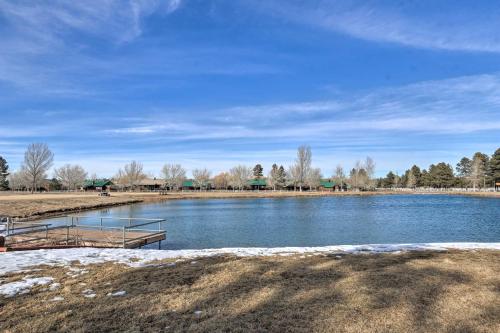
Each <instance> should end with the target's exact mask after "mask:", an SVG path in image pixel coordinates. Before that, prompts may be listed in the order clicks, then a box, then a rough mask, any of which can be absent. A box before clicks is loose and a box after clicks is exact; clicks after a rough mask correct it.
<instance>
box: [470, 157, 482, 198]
mask: <svg viewBox="0 0 500 333" xmlns="http://www.w3.org/2000/svg"><path fill="white" fill-rule="evenodd" d="M483 174H484V167H483V161H481V159H480V158H477V157H476V156H474V159H473V160H472V168H471V173H470V181H471V182H472V187H473V188H474V191H475V190H476V186H478V184H479V181H480V180H481V177H482V176H483Z"/></svg>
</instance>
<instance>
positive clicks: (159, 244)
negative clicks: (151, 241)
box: [158, 240, 161, 250]
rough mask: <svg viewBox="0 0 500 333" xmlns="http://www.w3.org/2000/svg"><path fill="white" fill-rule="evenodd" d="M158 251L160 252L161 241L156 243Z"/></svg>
mask: <svg viewBox="0 0 500 333" xmlns="http://www.w3.org/2000/svg"><path fill="white" fill-rule="evenodd" d="M158 250H161V240H159V241H158Z"/></svg>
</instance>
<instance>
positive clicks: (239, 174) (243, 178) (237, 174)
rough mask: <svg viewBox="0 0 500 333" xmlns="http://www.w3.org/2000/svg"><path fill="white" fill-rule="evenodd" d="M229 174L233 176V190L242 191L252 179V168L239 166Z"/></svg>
mask: <svg viewBox="0 0 500 333" xmlns="http://www.w3.org/2000/svg"><path fill="white" fill-rule="evenodd" d="M229 174H230V175H231V185H232V186H233V188H238V189H239V190H240V191H241V190H242V189H243V188H245V186H246V185H247V184H248V180H249V179H250V178H251V177H252V168H249V167H246V166H244V165H237V166H235V167H234V168H231V170H229Z"/></svg>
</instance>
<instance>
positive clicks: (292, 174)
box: [287, 165, 300, 191]
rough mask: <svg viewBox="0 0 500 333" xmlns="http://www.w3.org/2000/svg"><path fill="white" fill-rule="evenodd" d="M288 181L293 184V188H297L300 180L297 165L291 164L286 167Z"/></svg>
mask: <svg viewBox="0 0 500 333" xmlns="http://www.w3.org/2000/svg"><path fill="white" fill-rule="evenodd" d="M287 176H288V181H289V182H290V183H292V184H293V190H294V191H296V190H297V186H298V184H299V182H300V170H299V167H298V165H292V166H291V167H289V168H288V172H287Z"/></svg>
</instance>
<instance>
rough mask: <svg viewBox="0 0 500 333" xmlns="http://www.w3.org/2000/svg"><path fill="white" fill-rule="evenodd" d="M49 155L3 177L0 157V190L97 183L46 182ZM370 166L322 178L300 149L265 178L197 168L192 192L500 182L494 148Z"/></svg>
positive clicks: (179, 175) (69, 170)
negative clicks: (401, 167)
mask: <svg viewBox="0 0 500 333" xmlns="http://www.w3.org/2000/svg"><path fill="white" fill-rule="evenodd" d="M53 161H54V154H53V153H52V152H51V151H50V149H49V147H48V146H47V145H46V144H44V143H33V144H30V145H29V146H28V148H27V149H26V152H25V154H24V160H23V162H22V164H21V167H20V169H19V170H18V171H16V172H13V173H9V166H8V163H7V161H6V160H5V159H4V158H3V157H1V156H0V190H9V189H12V190H29V191H31V192H34V191H37V190H38V189H40V188H41V187H42V186H43V185H44V184H46V183H47V182H48V184H49V185H48V186H49V187H50V188H49V189H50V190H61V189H65V190H77V189H80V188H82V186H83V185H84V183H85V181H86V180H89V181H90V182H93V181H96V180H97V179H98V177H97V175H95V174H93V175H91V176H90V177H89V176H88V173H87V172H86V171H85V170H84V168H83V167H81V166H79V165H72V164H66V165H63V166H61V167H59V168H56V169H55V170H53V177H52V179H50V180H47V178H48V172H49V170H50V168H51V167H52V165H53ZM375 166H376V164H375V161H374V160H373V159H372V158H370V157H367V158H366V159H365V160H364V161H357V162H356V163H355V165H354V167H353V168H352V169H351V170H349V172H348V174H346V172H345V171H344V168H343V166H342V165H340V164H339V165H337V166H336V167H335V170H334V172H333V174H332V175H331V176H330V177H328V178H326V179H325V178H324V176H323V174H322V172H321V169H319V168H315V167H313V165H312V151H311V147H309V146H300V147H299V148H298V149H297V157H296V159H295V161H294V163H293V164H292V165H290V166H289V167H288V168H287V169H285V167H284V166H283V165H279V166H278V165H277V164H276V163H275V164H273V165H272V167H271V169H270V170H269V172H267V177H266V176H264V168H263V166H262V165H261V164H256V165H255V166H254V167H253V168H252V167H248V166H246V165H237V166H235V167H233V168H231V169H229V170H228V171H224V172H221V173H219V174H217V175H215V176H214V177H212V173H211V171H210V170H208V169H207V168H197V169H194V170H192V171H191V174H192V180H191V181H192V187H194V188H196V189H199V190H208V189H211V188H215V189H219V190H228V189H233V190H244V189H246V188H248V187H249V182H250V184H251V181H254V182H255V184H256V186H257V187H260V184H261V182H259V181H260V180H265V184H266V187H268V188H272V189H273V190H278V189H285V188H287V189H293V190H297V191H303V190H304V189H308V190H317V189H318V188H319V187H320V186H321V183H322V181H328V182H332V183H334V184H335V188H336V189H338V190H347V189H354V190H370V189H375V188H402V187H405V188H418V187H433V188H451V187H460V188H468V187H471V188H474V189H476V188H484V187H489V186H494V183H495V182H496V181H500V148H499V149H497V150H496V151H495V152H494V153H493V154H492V155H491V156H488V155H486V154H483V153H480V152H478V153H475V154H474V155H473V156H472V157H471V158H468V157H464V158H462V159H461V160H460V161H459V162H458V163H457V165H456V167H455V170H453V168H452V166H451V165H450V164H447V163H445V162H441V163H438V164H431V165H430V166H429V168H428V169H420V167H418V166H417V165H414V166H412V167H411V168H410V169H408V170H406V171H405V172H404V174H402V175H401V176H399V175H398V174H397V173H395V172H392V171H390V172H389V173H388V174H387V175H386V176H385V177H382V178H378V179H377V178H375V177H374V174H375ZM161 174H162V181H163V184H162V185H163V187H164V188H165V189H169V190H179V189H181V188H182V187H183V184H184V182H185V181H186V180H187V176H186V174H187V172H186V169H185V168H184V167H183V166H182V165H180V164H175V163H167V164H165V165H164V166H163V168H162V169H161ZM146 178H153V176H151V175H149V176H148V175H147V174H146V173H145V172H144V168H143V165H142V163H140V162H138V161H132V162H130V163H128V164H126V165H124V166H123V168H120V169H119V170H118V172H117V173H116V175H115V176H114V177H113V178H112V180H113V183H114V184H115V185H116V186H118V187H120V188H123V189H135V188H137V187H139V186H140V185H141V183H142V182H143V181H144V180H145V179H146Z"/></svg>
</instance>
